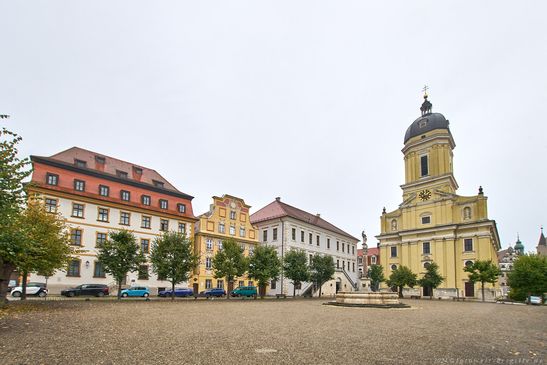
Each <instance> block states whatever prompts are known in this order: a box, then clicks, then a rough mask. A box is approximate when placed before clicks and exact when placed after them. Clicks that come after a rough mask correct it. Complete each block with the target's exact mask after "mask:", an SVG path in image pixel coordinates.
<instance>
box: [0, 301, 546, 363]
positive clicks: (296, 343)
mask: <svg viewBox="0 0 547 365" xmlns="http://www.w3.org/2000/svg"><path fill="white" fill-rule="evenodd" d="M322 303H323V301H320V300H296V301H293V300H286V301H283V300H263V301H261V300H256V301H254V300H244V301H242V300H230V301H226V300H209V301H206V300H198V301H193V300H178V301H175V302H174V303H171V302H170V301H169V300H162V301H158V300H156V301H154V300H152V301H150V302H144V301H139V302H136V301H127V302H122V303H115V302H113V301H103V302H98V301H90V302H82V301H79V302H69V301H64V302H50V303H49V304H47V309H43V310H39V311H34V312H30V313H17V314H11V315H9V316H5V317H4V318H1V319H0V336H1V339H2V340H1V344H0V359H1V360H0V362H1V363H2V364H3V365H7V364H57V363H71V364H137V363H138V364H155V363H162V364H217V363H219V364H367V363H368V364H384V363H396V364H403V363H406V364H470V363H471V364H473V363H484V364H488V363H492V364H498V363H500V364H501V363H506V364H526V363H528V364H533V363H536V364H537V363H544V361H545V357H546V355H547V352H546V347H545V345H546V340H547V339H546V327H547V307H537V306H536V307H531V306H517V305H500V304H492V303H469V302H466V303H462V302H444V301H443V302H439V301H429V300H409V301H406V303H407V304H410V305H411V306H412V308H411V309H389V310H388V309H368V308H367V309H364V308H340V307H331V306H325V305H322ZM480 361H482V362H480Z"/></svg>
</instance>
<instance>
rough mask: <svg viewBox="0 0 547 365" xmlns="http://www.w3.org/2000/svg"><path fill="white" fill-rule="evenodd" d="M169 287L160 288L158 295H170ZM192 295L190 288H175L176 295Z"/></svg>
mask: <svg viewBox="0 0 547 365" xmlns="http://www.w3.org/2000/svg"><path fill="white" fill-rule="evenodd" d="M171 293H172V291H171V289H168V290H162V291H160V292H159V293H158V295H159V296H160V297H170V296H171ZM193 295H194V291H193V290H192V289H190V288H175V296H176V297H183V298H184V297H191V296H193Z"/></svg>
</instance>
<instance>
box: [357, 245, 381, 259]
mask: <svg viewBox="0 0 547 365" xmlns="http://www.w3.org/2000/svg"><path fill="white" fill-rule="evenodd" d="M378 251H379V250H378V247H370V248H369V249H368V256H373V255H374V256H378ZM359 256H363V249H362V248H360V249H358V250H357V257H359Z"/></svg>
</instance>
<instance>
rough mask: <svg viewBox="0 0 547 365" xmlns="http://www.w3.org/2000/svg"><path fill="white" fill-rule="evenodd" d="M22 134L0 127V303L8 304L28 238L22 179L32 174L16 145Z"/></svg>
mask: <svg viewBox="0 0 547 365" xmlns="http://www.w3.org/2000/svg"><path fill="white" fill-rule="evenodd" d="M19 142H21V137H19V136H18V135H17V134H15V133H13V132H10V131H8V130H7V129H5V128H2V130H0V305H3V304H4V303H6V292H7V289H8V282H9V277H10V275H11V274H12V273H13V272H14V271H15V269H16V262H17V257H18V256H19V255H20V254H21V253H24V252H25V241H24V239H23V237H22V235H21V232H20V230H19V229H18V227H17V223H16V221H17V217H18V215H19V214H20V212H21V210H22V208H23V204H24V200H25V197H24V194H23V193H24V189H23V180H24V179H25V178H26V177H28V176H29V175H30V173H31V171H30V170H28V169H27V168H28V165H29V161H28V159H23V160H20V159H19V158H18V157H17V155H18V151H17V144H18V143H19Z"/></svg>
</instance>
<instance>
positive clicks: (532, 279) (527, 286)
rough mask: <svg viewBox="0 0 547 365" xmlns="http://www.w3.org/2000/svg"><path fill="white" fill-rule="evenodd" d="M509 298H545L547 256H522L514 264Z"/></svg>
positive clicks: (546, 288)
mask: <svg viewBox="0 0 547 365" xmlns="http://www.w3.org/2000/svg"><path fill="white" fill-rule="evenodd" d="M508 284H509V286H510V287H511V291H510V292H509V296H510V297H511V298H512V299H515V300H525V299H526V298H527V297H528V296H529V295H537V296H540V297H542V300H544V298H543V293H546V292H547V256H540V255H533V254H532V255H522V256H519V258H518V259H517V260H516V261H515V262H514V263H513V270H512V271H511V272H510V273H509V281H508Z"/></svg>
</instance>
